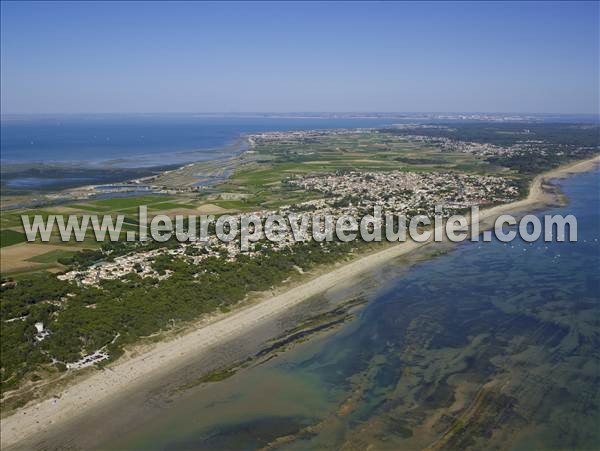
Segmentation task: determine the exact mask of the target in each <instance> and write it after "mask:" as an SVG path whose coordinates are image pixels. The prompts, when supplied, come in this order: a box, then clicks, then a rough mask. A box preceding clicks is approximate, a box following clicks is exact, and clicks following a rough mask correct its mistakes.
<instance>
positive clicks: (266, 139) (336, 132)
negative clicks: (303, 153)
mask: <svg viewBox="0 0 600 451" xmlns="http://www.w3.org/2000/svg"><path fill="white" fill-rule="evenodd" d="M366 132H375V130H374V129H372V128H352V129H348V128H337V129H327V130H297V131H286V132H263V133H254V134H252V135H249V136H248V137H247V139H248V142H249V143H250V146H251V147H254V146H258V145H263V144H273V143H277V144H285V143H286V142H293V143H295V144H297V143H301V142H307V141H311V140H317V139H320V138H326V137H331V136H341V135H354V134H357V133H366Z"/></svg>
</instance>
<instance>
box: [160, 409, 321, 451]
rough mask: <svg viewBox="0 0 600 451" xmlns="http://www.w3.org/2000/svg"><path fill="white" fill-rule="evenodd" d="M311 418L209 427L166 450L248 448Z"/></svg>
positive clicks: (287, 432)
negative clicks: (207, 429)
mask: <svg viewBox="0 0 600 451" xmlns="http://www.w3.org/2000/svg"><path fill="white" fill-rule="evenodd" d="M312 423H314V420H311V419H308V418H303V417H275V416H274V417H264V418H258V419H255V420H252V421H248V422H243V423H236V424H232V425H227V426H223V427H220V428H218V429H212V430H211V433H210V435H208V436H206V437H198V438H197V439H191V440H186V441H184V442H178V443H172V444H170V445H169V446H167V447H166V448H165V449H167V450H173V451H175V450H177V451H181V450H195V451H202V450H211V451H213V450H223V451H225V450H240V449H244V450H251V449H258V448H261V447H263V446H265V445H267V444H269V443H271V442H272V441H274V440H276V439H277V438H279V437H285V436H287V435H294V434H297V433H298V432H300V431H301V430H302V429H304V428H305V427H307V426H309V425H310V424H312Z"/></svg>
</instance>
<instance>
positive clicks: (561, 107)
mask: <svg viewBox="0 0 600 451" xmlns="http://www.w3.org/2000/svg"><path fill="white" fill-rule="evenodd" d="M1 8H2V11H1V12H2V29H1V37H2V40H1V50H2V55H1V78H2V80H1V81H2V83H1V107H2V113H58V112H64V113H76V112H250V111H262V112H266V111H271V112H287V111H489V112H553V113H596V114H597V113H598V102H599V100H598V96H599V91H598V85H599V69H598V66H599V63H598V60H599V7H598V3H597V2H587V3H577V2H564V3H562V2H549V3H543V2H534V3H517V2H497V3H492V2H479V3H468V2H456V3H442V2H433V3H425V2H423V3H416V2H408V3H400V2H398V3H391V2H385V3H361V2H353V3H341V2H339V3H326V2H323V3H319V2H314V3H275V2H265V3H248V2H240V3H235V2H231V3H192V2H189V3H173V2H171V3H158V2H151V3H141V2H132V3H116V2H106V3H77V2H66V3H52V2H38V3H28V2H4V1H3V2H2V6H1Z"/></svg>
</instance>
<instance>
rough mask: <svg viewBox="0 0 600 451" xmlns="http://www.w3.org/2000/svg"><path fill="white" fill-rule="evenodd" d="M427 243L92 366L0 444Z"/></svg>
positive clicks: (524, 206) (486, 218) (11, 427)
mask: <svg viewBox="0 0 600 451" xmlns="http://www.w3.org/2000/svg"><path fill="white" fill-rule="evenodd" d="M599 164H600V156H596V157H594V158H592V159H590V160H585V161H581V162H577V163H573V164H570V165H566V166H562V167H560V168H557V169H555V170H553V171H550V172H547V173H545V174H542V175H540V176H537V177H536V178H535V179H534V180H533V182H532V184H531V187H530V191H529V194H528V196H527V197H526V198H524V199H522V200H519V201H517V202H513V203H510V204H504V205H500V206H496V207H493V208H490V209H486V210H482V211H481V213H480V216H479V223H480V228H481V230H484V229H485V228H486V227H487V228H489V227H490V226H491V225H492V224H493V220H494V219H495V218H496V217H498V216H499V215H502V214H507V213H509V212H523V211H529V210H531V209H534V208H538V207H541V206H544V205H548V204H549V203H551V202H553V201H555V200H556V196H555V195H553V194H552V193H549V192H548V190H545V189H544V185H545V184H546V183H547V181H548V180H550V179H555V178H562V177H567V176H569V175H570V174H574V173H579V172H585V171H589V170H591V169H593V168H594V167H596V166H597V165H599ZM429 242H430V241H428V242H425V243H416V242H412V241H408V242H405V243H400V244H397V245H394V246H390V247H388V248H386V249H384V250H382V251H379V252H376V253H372V254H369V255H365V256H362V257H360V258H357V259H355V260H353V261H351V262H349V263H347V264H344V265H343V266H338V267H336V268H335V269H333V270H331V271H330V272H327V273H325V274H322V275H319V276H317V277H314V278H312V279H311V280H308V281H307V282H305V283H302V284H300V285H298V286H295V287H293V288H291V289H289V290H288V291H286V292H283V293H282V294H279V295H276V296H272V297H269V298H265V299H264V300H262V301H260V302H257V303H254V304H252V305H248V306H245V307H242V308H239V309H237V310H235V311H234V312H232V313H229V314H226V315H223V316H222V317H219V319H218V320H216V321H212V322H210V323H208V324H206V325H204V326H202V327H199V328H197V329H195V330H192V331H191V332H189V333H186V334H183V335H180V336H178V337H175V338H173V339H170V340H168V341H163V342H160V343H158V344H156V345H155V346H153V347H152V348H151V349H150V350H148V351H146V352H144V353H141V354H139V355H135V356H133V357H124V358H122V359H120V360H118V361H116V362H115V363H113V364H111V365H110V367H109V368H110V370H108V371H95V372H94V373H92V374H91V375H89V376H85V377H82V378H78V379H76V380H75V381H74V383H72V384H71V385H70V386H68V387H67V388H65V389H64V390H63V391H62V392H61V394H60V398H59V399H57V398H49V399H45V400H42V401H40V402H38V403H36V404H30V405H27V406H25V407H23V408H20V409H18V410H16V411H15V412H14V413H12V414H11V415H9V416H7V417H6V418H3V419H2V420H1V422H0V430H1V442H0V444H1V446H2V448H5V447H8V446H12V445H15V444H18V443H19V442H20V441H22V440H25V439H27V438H29V437H31V436H34V435H35V434H38V433H40V432H41V431H46V430H48V429H49V428H55V427H58V426H59V425H60V424H61V423H63V422H65V421H66V420H69V419H71V418H73V417H74V416H84V415H86V412H87V411H88V410H89V409H91V408H93V407H94V406H96V405H98V404H99V403H102V402H109V401H110V399H112V398H115V397H119V396H120V395H121V394H122V393H123V392H124V391H125V390H131V389H132V387H135V386H140V385H142V384H144V382H145V381H146V380H147V379H148V378H150V377H152V376H154V375H156V374H157V373H158V372H165V371H168V369H169V368H170V367H173V366H176V365H177V364H178V363H181V362H182V361H185V360H187V359H189V358H190V356H193V355H196V354H197V353H199V352H204V351H206V350H208V349H210V348H211V347H212V346H214V345H215V344H217V343H220V342H223V341H225V340H229V339H231V338H232V337H235V336H237V335H240V334H241V333H242V332H247V331H249V330H252V329H253V328H254V327H256V326H257V325H259V324H261V323H262V322H265V321H267V320H268V319H269V318H271V317H273V316H274V315H277V314H279V313H281V312H283V311H285V310H287V309H289V308H291V307H293V306H295V305H297V304H299V303H301V302H303V301H305V300H307V299H309V298H311V297H313V296H315V295H318V294H319V293H322V292H324V291H326V290H329V289H331V288H333V287H335V286H340V285H343V284H345V283H347V282H349V281H351V280H353V279H355V278H356V277H357V275H359V274H361V273H364V272H368V271H370V270H372V269H374V268H377V267H379V266H381V265H383V264H385V263H386V262H388V261H390V260H392V259H395V258H397V257H400V256H402V255H406V254H408V253H410V252H413V251H414V250H416V249H418V248H420V247H422V246H424V245H427V244H428V243H429Z"/></svg>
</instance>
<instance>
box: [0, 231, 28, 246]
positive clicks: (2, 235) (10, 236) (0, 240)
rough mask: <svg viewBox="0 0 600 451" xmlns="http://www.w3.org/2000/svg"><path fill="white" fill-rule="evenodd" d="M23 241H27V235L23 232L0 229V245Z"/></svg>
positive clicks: (10, 244)
mask: <svg viewBox="0 0 600 451" xmlns="http://www.w3.org/2000/svg"><path fill="white" fill-rule="evenodd" d="M25 241H27V237H26V236H25V234H24V233H21V232H17V231H16V230H2V231H0V247H5V246H12V245H13V244H18V243H23V242H25Z"/></svg>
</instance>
